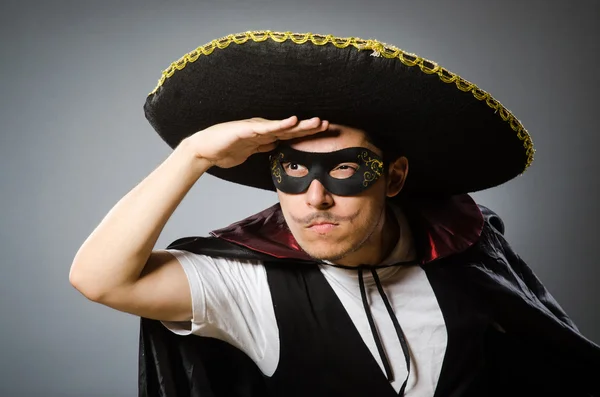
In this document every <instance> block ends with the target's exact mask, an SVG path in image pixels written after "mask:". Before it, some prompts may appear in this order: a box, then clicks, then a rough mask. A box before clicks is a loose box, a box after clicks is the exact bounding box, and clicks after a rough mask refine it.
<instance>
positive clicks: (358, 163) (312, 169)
mask: <svg viewBox="0 0 600 397" xmlns="http://www.w3.org/2000/svg"><path fill="white" fill-rule="evenodd" d="M269 159H270V161H271V177H272V178H273V183H274V184H275V187H276V188H277V189H279V190H281V191H282V192H284V193H294V194H296V193H303V192H305V191H306V190H307V189H308V187H309V186H310V184H311V183H312V181H313V180H315V179H316V180H318V181H319V182H321V184H323V186H324V187H325V189H327V191H329V192H330V193H332V194H335V195H338V196H352V195H355V194H358V193H360V192H362V191H363V190H366V189H368V188H369V187H370V186H371V185H372V184H374V183H375V182H376V181H377V179H378V178H379V177H380V176H381V174H382V173H383V159H382V158H381V157H380V156H378V155H377V154H375V153H373V152H372V151H370V150H369V149H366V148H362V147H351V148H346V149H342V150H337V151H335V152H328V153H312V152H302V151H299V150H294V149H292V148H291V147H289V146H283V147H281V148H277V149H275V151H274V152H273V154H271V156H270V157H269Z"/></svg>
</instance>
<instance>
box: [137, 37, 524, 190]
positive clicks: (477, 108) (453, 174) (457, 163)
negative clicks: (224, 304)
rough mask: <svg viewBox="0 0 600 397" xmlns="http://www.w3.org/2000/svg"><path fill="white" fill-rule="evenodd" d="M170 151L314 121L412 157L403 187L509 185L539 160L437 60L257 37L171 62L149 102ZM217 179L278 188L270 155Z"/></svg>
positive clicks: (490, 104) (356, 42)
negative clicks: (201, 137)
mask: <svg viewBox="0 0 600 397" xmlns="http://www.w3.org/2000/svg"><path fill="white" fill-rule="evenodd" d="M144 111H145V114H146V118H147V119H148V121H149V122H150V124H151V125H152V126H153V128H154V129H155V130H156V131H157V132H158V134H159V135H160V136H161V137H162V139H163V140H164V141H165V142H166V143H167V144H168V145H169V146H171V147H172V148H174V147H176V146H177V145H178V144H179V142H180V141H181V140H182V139H184V138H185V137H187V136H189V135H191V134H193V133H195V132H197V131H200V130H202V129H205V128H207V127H209V126H211V125H214V124H217V123H221V122H226V121H232V120H241V119H246V118H251V117H263V118H267V119H284V118H287V117H289V116H291V115H297V116H298V117H299V118H300V119H303V118H310V117H314V116H318V117H321V118H322V119H325V120H329V121H330V122H331V123H335V124H342V125H348V126H352V127H355V128H360V129H364V130H366V131H368V132H369V133H370V134H371V135H375V136H377V138H378V140H379V141H380V142H384V143H385V147H382V149H384V150H385V149H386V148H388V149H389V148H390V147H395V148H399V149H400V150H401V151H402V153H403V154H405V155H406V156H407V157H408V159H409V164H410V166H409V169H410V170H409V177H408V179H407V182H406V185H405V188H404V191H405V193H409V194H410V193H413V194H427V195H430V194H443V195H451V194H460V193H468V192H475V191H480V190H483V189H487V188H490V187H493V186H497V185H499V184H502V183H504V182H506V181H508V180H510V179H512V178H514V177H516V176H517V175H519V174H521V173H523V172H524V171H525V170H526V169H527V167H529V166H530V164H531V163H532V161H533V155H534V149H533V143H532V140H531V137H530V136H529V134H528V133H527V131H526V130H525V128H523V126H522V125H521V123H520V122H519V121H518V120H517V119H516V118H515V117H514V116H513V115H512V114H511V112H509V111H508V110H507V109H506V108H505V107H504V106H502V105H501V104H500V103H499V102H498V101H497V100H495V99H494V98H492V97H491V96H490V94H488V93H487V92H485V91H483V90H482V89H480V88H478V87H477V86H476V85H474V84H472V83H470V82H468V81H466V80H464V79H462V78H461V77H459V76H457V75H456V74H454V73H451V72H449V71H448V70H446V69H444V68H442V67H440V66H439V65H437V64H436V63H434V62H432V61H428V60H426V59H423V58H421V57H419V56H417V55H414V54H409V53H407V52H404V51H402V50H400V49H398V48H396V47H394V46H391V45H387V44H385V43H381V42H379V41H376V40H363V39H359V38H355V37H349V38H340V37H334V36H331V35H318V34H312V33H302V34H299V33H291V32H285V33H281V32H272V31H253V32H244V33H239V34H232V35H229V36H226V37H223V38H220V39H217V40H213V41H211V42H210V43H208V44H206V45H204V46H201V47H198V48H197V49H196V50H194V51H192V52H190V53H188V54H185V55H184V56H183V57H182V58H180V59H179V60H178V61H176V62H173V63H172V64H171V65H170V66H169V68H168V69H166V70H165V71H164V72H163V73H162V77H161V78H160V80H159V82H158V85H157V86H156V88H155V89H154V90H153V91H152V92H151V93H150V94H149V96H148V97H147V99H146V103H145V105H144ZM208 172H209V173H210V174H212V175H214V176H216V177H219V178H222V179H225V180H228V181H231V182H235V183H240V184H243V185H247V186H252V187H257V188H261V189H267V190H275V188H274V185H273V182H272V180H271V175H270V173H269V168H268V154H264V153H261V154H256V155H253V156H251V157H250V158H249V159H248V160H247V161H246V162H245V163H243V164H241V165H239V166H237V167H233V168H228V169H222V168H218V167H212V168H211V169H210V170H209V171H208Z"/></svg>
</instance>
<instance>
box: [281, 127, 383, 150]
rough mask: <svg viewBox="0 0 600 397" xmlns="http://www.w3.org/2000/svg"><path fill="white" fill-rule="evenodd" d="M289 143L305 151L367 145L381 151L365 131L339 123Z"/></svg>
mask: <svg viewBox="0 0 600 397" xmlns="http://www.w3.org/2000/svg"><path fill="white" fill-rule="evenodd" d="M289 145H290V146H291V147H292V148H293V149H296V150H301V151H303V152H314V153H325V152H333V151H336V150H340V149H345V148H349V147H366V148H368V149H371V150H373V151H376V152H379V151H378V150H377V148H375V147H374V146H373V145H372V144H370V143H369V141H368V140H367V135H366V134H365V132H364V131H362V130H359V129H357V128H352V127H348V126H344V125H339V124H330V125H329V127H328V128H327V130H326V131H323V132H319V133H316V134H314V135H310V136H307V137H302V138H296V139H292V140H290V142H289Z"/></svg>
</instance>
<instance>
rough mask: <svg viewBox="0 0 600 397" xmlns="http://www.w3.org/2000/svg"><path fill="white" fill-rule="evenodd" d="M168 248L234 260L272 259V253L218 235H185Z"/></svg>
mask: <svg viewBox="0 0 600 397" xmlns="http://www.w3.org/2000/svg"><path fill="white" fill-rule="evenodd" d="M166 249H167V250H177V251H186V252H190V253H192V254H198V255H205V256H208V257H212V258H228V259H232V260H235V259H237V260H253V261H267V260H270V259H272V257H271V256H270V255H266V254H262V253H260V252H256V251H253V250H250V249H248V248H246V247H243V246H241V245H238V244H234V243H230V242H228V241H225V240H223V239H219V238H216V237H183V238H180V239H177V240H175V241H174V242H172V243H171V244H169V246H168V247H167V248H166Z"/></svg>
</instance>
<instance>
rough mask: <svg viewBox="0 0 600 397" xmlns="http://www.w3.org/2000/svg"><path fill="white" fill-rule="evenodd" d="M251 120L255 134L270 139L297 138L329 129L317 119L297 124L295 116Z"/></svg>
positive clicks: (327, 123)
mask: <svg viewBox="0 0 600 397" xmlns="http://www.w3.org/2000/svg"><path fill="white" fill-rule="evenodd" d="M251 120H252V121H253V122H255V125H254V126H253V128H252V129H253V131H254V133H255V134H257V135H258V136H262V137H270V138H272V139H292V138H298V137H301V136H306V135H310V134H315V133H317V132H320V131H325V130H327V128H328V127H329V122H328V121H326V120H321V119H320V118H319V117H313V118H311V119H306V120H301V121H300V122H298V118H297V117H296V116H292V117H288V118H287V119H284V120H266V119H262V118H253V119H251Z"/></svg>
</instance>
